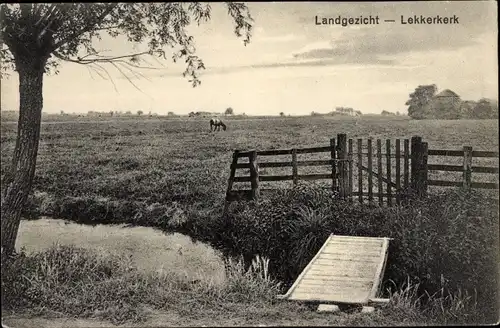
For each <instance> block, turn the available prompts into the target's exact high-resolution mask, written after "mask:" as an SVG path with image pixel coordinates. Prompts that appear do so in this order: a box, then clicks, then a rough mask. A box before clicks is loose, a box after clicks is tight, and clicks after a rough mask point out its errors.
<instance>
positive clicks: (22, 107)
mask: <svg viewBox="0 0 500 328" xmlns="http://www.w3.org/2000/svg"><path fill="white" fill-rule="evenodd" d="M45 62H46V59H41V58H29V59H26V60H17V61H16V68H17V72H18V74H19V100H20V101H19V121H18V126H17V139H16V147H15V150H14V154H13V157H12V166H11V168H10V171H9V172H8V173H7V176H6V177H5V184H4V186H3V188H2V189H3V190H2V204H1V206H2V207H1V214H2V219H1V221H2V226H1V227H2V232H1V235H2V258H4V255H7V256H8V255H10V254H12V253H13V252H14V250H15V243H16V238H17V233H18V229H19V223H20V220H21V213H22V210H23V207H24V206H25V203H26V200H27V198H28V195H29V193H30V191H31V186H32V183H33V177H34V175H35V167H36V158H37V153H38V142H39V138H40V123H41V117H42V107H43V96H42V87H43V74H44V66H45Z"/></svg>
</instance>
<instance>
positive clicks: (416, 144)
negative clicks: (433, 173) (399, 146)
mask: <svg viewBox="0 0 500 328" xmlns="http://www.w3.org/2000/svg"><path fill="white" fill-rule="evenodd" d="M422 160H423V153H422V137H418V136H413V137H411V164H410V165H411V173H410V174H411V178H410V180H411V181H410V183H411V189H413V191H415V192H416V193H417V194H418V195H421V190H422V188H421V183H422V181H421V173H420V170H421V169H422Z"/></svg>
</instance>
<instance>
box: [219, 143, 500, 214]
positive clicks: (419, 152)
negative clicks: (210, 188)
mask: <svg viewBox="0 0 500 328" xmlns="http://www.w3.org/2000/svg"><path fill="white" fill-rule="evenodd" d="M373 141H375V145H376V151H375V149H374V142H373ZM354 144H355V143H354V140H353V139H347V136H346V135H345V134H338V135H337V138H336V139H335V138H332V139H331V140H330V145H329V146H324V147H312V148H293V149H273V150H264V151H257V150H251V151H238V150H236V151H235V152H234V153H233V161H232V163H231V167H230V168H231V171H230V176H229V181H228V188H227V192H226V201H227V202H230V201H232V200H236V199H256V198H258V197H259V194H260V193H261V192H262V191H267V190H269V189H261V188H260V186H259V185H260V182H264V181H266V182H272V181H292V182H293V184H294V185H296V184H297V183H298V181H299V180H331V182H330V186H329V188H331V189H332V190H333V191H335V192H337V193H338V197H339V198H341V199H348V200H350V201H353V200H354V198H357V199H358V201H359V202H365V201H368V202H370V203H373V202H378V204H380V205H383V204H384V199H385V203H386V204H387V205H389V206H390V205H392V204H394V203H399V202H400V200H401V199H400V192H401V191H402V190H405V189H412V190H414V191H415V192H416V193H417V194H419V195H425V194H426V193H427V191H428V186H441V187H453V186H459V187H464V188H468V189H470V188H484V189H498V184H496V183H487V182H472V181H471V176H472V172H475V173H487V174H488V173H489V174H498V172H499V170H498V167H483V166H472V158H473V157H483V158H484V157H490V158H498V152H492V151H473V150H472V147H464V148H463V150H459V151H456V150H432V149H428V144H427V143H426V142H422V138H421V137H418V136H415V137H413V138H411V140H409V139H396V140H395V141H394V142H393V141H392V140H389V139H388V140H385V142H383V141H382V140H381V139H377V140H372V139H368V140H366V142H365V143H363V139H357V140H356V152H354ZM365 146H366V147H365ZM410 146H411V149H410ZM312 153H327V155H329V158H328V159H321V160H317V159H316V160H302V161H299V160H298V159H297V157H298V156H297V155H299V154H312ZM278 155H290V156H291V159H290V160H288V161H274V162H272V161H266V158H269V157H271V156H278ZM429 156H461V157H463V165H441V164H439V165H438V164H428V157H429ZM245 158H248V162H247V163H240V162H239V160H241V159H245ZM311 166H317V167H322V168H323V169H324V170H325V172H324V173H319V174H318V173H316V174H299V173H298V169H299V168H302V167H311ZM276 167H291V169H292V170H291V174H285V175H263V174H260V172H259V171H260V169H263V168H276ZM238 169H246V170H248V173H249V174H248V175H247V176H236V171H237V170H238ZM429 171H447V172H463V181H460V182H458V181H445V180H432V179H428V175H429ZM239 182H250V189H244V190H234V189H233V185H234V183H239ZM375 185H376V189H375V190H374V186H375ZM355 188H356V189H355Z"/></svg>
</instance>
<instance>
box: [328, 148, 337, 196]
mask: <svg viewBox="0 0 500 328" xmlns="http://www.w3.org/2000/svg"><path fill="white" fill-rule="evenodd" d="M330 159H331V161H332V191H333V192H335V191H337V162H336V161H335V160H336V149H335V138H331V139H330Z"/></svg>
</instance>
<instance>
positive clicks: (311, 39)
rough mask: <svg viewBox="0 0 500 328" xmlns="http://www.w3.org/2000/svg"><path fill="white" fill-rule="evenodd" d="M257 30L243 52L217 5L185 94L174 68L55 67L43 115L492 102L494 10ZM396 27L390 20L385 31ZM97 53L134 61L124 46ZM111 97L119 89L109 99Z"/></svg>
mask: <svg viewBox="0 0 500 328" xmlns="http://www.w3.org/2000/svg"><path fill="white" fill-rule="evenodd" d="M248 6H249V8H250V11H251V14H252V16H253V18H254V20H255V22H254V28H255V29H254V33H253V37H252V39H251V43H250V44H249V45H247V46H246V47H245V46H244V45H243V40H242V39H238V38H237V37H236V36H235V35H234V32H233V25H232V24H233V23H232V21H231V18H230V17H229V16H228V15H227V10H226V8H225V7H224V5H223V4H218V3H214V4H212V20H211V21H210V22H209V23H205V24H202V25H200V26H199V27H198V26H193V27H192V28H190V32H191V33H192V35H193V36H194V37H195V41H196V46H197V54H198V55H199V56H200V57H201V58H202V59H203V60H204V62H205V66H206V68H207V69H206V70H205V71H204V72H203V73H202V74H201V80H202V84H201V86H199V87H197V88H193V87H192V86H191V84H190V83H189V82H188V81H187V79H186V78H184V77H182V74H181V73H182V71H183V69H184V67H183V66H182V64H173V63H172V62H171V61H163V62H161V65H163V66H161V65H160V63H156V62H151V64H152V65H153V66H155V67H159V68H160V69H154V70H142V71H141V73H142V74H143V75H144V76H145V78H141V79H134V80H133V81H134V83H135V84H136V85H137V86H138V87H139V88H140V90H141V91H139V90H137V89H136V88H135V87H134V86H132V85H131V84H130V83H129V82H128V81H127V80H126V79H125V78H123V77H122V76H121V75H120V74H119V73H118V72H117V71H116V70H115V69H114V68H113V67H112V66H108V72H109V74H110V75H111V76H112V77H113V81H114V85H113V83H111V82H110V81H109V80H104V79H102V78H101V77H99V76H98V75H96V74H95V73H93V72H92V71H91V70H89V69H88V68H86V67H83V66H81V65H78V64H72V63H63V64H62V65H61V67H60V74H59V75H57V76H48V77H46V79H45V84H44V111H45V112H59V111H60V110H64V111H65V112H77V113H80V112H87V111H89V110H97V111H109V110H122V111H127V110H131V111H134V112H135V111H137V110H139V109H141V110H143V111H145V112H148V111H150V110H151V111H153V112H157V113H167V112H168V111H174V112H176V113H179V114H185V113H188V112H190V111H201V110H202V111H215V112H223V111H224V110H225V109H226V108H227V107H229V106H230V107H233V108H234V110H235V112H236V113H243V112H245V113H246V114H248V115H260V114H268V115H277V114H278V113H279V112H285V113H286V114H292V115H294V114H295V115H298V114H309V113H310V112H311V111H316V112H328V111H331V110H334V108H335V107H337V106H349V107H353V108H354V109H358V110H361V111H362V112H363V113H380V112H381V111H382V110H388V111H400V112H406V106H405V102H406V100H407V99H408V95H409V93H411V92H412V91H413V90H414V89H415V88H416V87H417V86H418V85H422V84H432V83H435V84H437V86H438V89H439V90H442V89H451V90H453V91H455V92H456V93H458V94H459V95H460V96H461V97H462V99H464V100H478V99H480V98H482V97H487V98H495V99H498V91H497V90H498V82H497V80H498V66H497V51H498V49H497V34H498V25H497V3H496V2H495V1H470V2H467V1H458V2H455V1H443V2H404V3H398V2H389V3H380V2H375V3H369V2H358V3H356V2H352V3H305V2H304V3H295V2H294V3H279V2H278V3H271V2H269V3H265V2H260V3H250V4H248ZM339 15H340V16H342V17H359V16H364V17H368V16H369V15H372V16H373V17H375V16H377V15H378V17H379V22H380V24H379V25H364V26H362V25H361V26H349V27H342V26H339V25H316V24H315V16H318V17H319V18H321V17H338V16H339ZM414 15H417V16H419V17H420V15H431V16H435V15H440V16H443V17H449V16H451V17H452V16H453V15H456V16H457V17H458V21H459V24H455V25H427V24H425V25H410V24H401V16H403V19H404V20H405V21H407V18H408V17H413V16H414ZM384 20H394V21H395V22H384ZM96 45H97V48H98V49H101V50H106V51H110V52H112V53H130V52H132V51H133V48H132V46H130V45H129V44H127V43H126V42H124V40H123V39H120V38H118V39H111V38H106V37H105V38H103V40H102V41H101V42H96ZM139 48H140V45H139ZM17 87H18V84H17V75H16V74H14V75H12V76H11V78H10V79H8V80H2V86H1V92H2V94H1V96H2V98H1V101H2V109H14V108H17V107H18V103H19V100H18V98H19V96H18V93H17ZM115 87H116V89H115Z"/></svg>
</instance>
